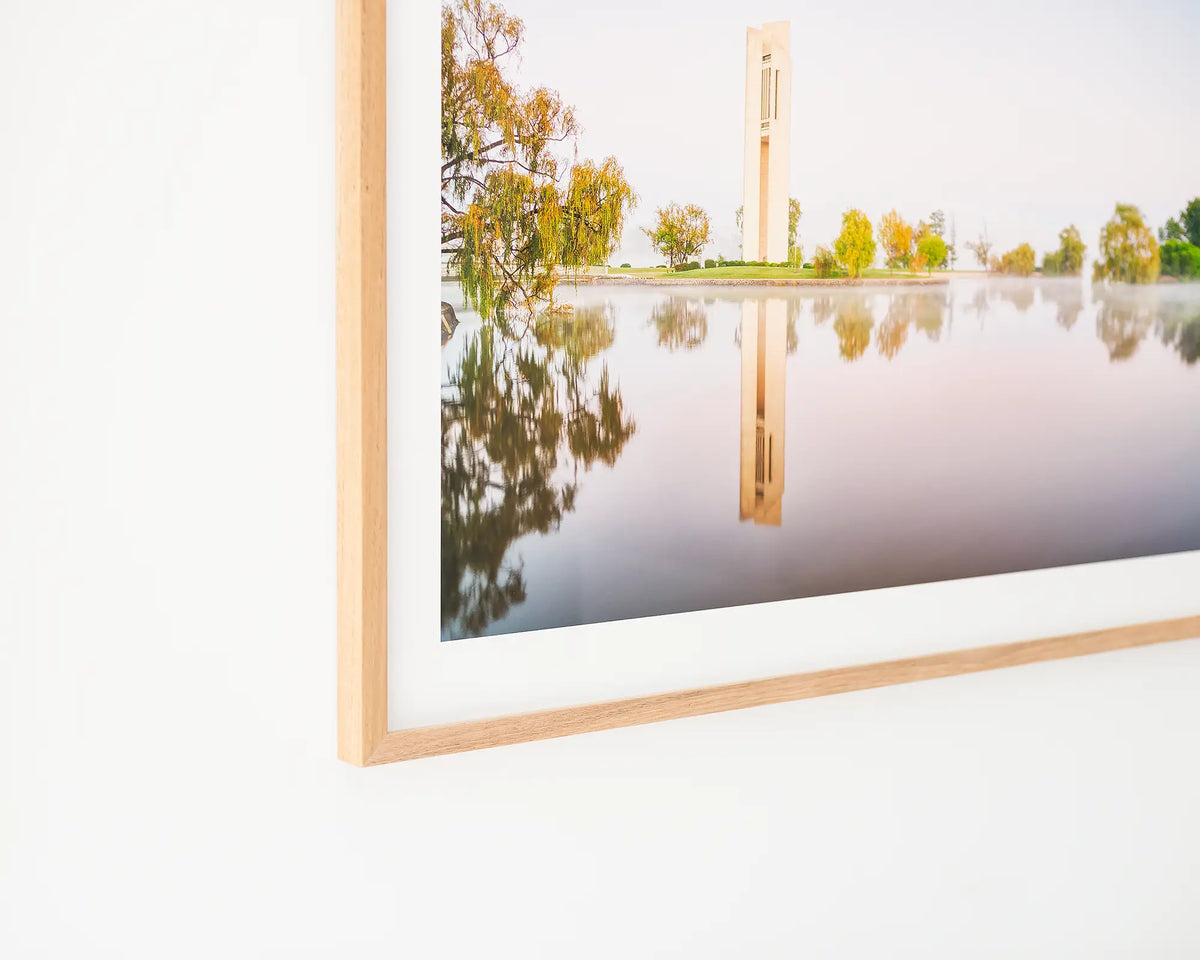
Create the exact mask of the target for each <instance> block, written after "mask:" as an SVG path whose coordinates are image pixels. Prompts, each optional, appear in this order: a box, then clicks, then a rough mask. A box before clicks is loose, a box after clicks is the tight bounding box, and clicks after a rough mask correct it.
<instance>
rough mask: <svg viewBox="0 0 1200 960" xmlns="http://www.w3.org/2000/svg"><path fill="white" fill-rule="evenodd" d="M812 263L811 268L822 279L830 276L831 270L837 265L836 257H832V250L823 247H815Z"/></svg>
mask: <svg viewBox="0 0 1200 960" xmlns="http://www.w3.org/2000/svg"><path fill="white" fill-rule="evenodd" d="M812 263H813V265H812V268H813V270H815V271H816V272H817V276H818V277H821V278H822V279H828V278H829V277H832V276H833V271H834V270H835V269H836V267H837V259H836V258H835V257H834V255H833V251H832V250H827V249H826V248H825V247H817V252H816V254H814V255H813V260H812Z"/></svg>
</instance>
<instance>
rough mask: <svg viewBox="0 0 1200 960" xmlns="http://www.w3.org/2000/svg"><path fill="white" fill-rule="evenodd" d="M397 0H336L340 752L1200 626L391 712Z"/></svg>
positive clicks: (479, 741)
mask: <svg viewBox="0 0 1200 960" xmlns="http://www.w3.org/2000/svg"><path fill="white" fill-rule="evenodd" d="M385 23H386V0H337V28H336V37H337V39H336V42H337V101H336V102H337V126H336V129H337V134H336V138H337V206H338V228H337V246H338V259H337V434H338V438H337V459H338V581H337V582H338V586H337V590H338V628H337V629H338V755H339V757H340V758H341V759H342V760H344V761H346V762H348V763H351V764H354V765H357V766H370V765H378V764H386V763H392V762H395V761H400V760H410V759H415V758H420V757H430V756H435V755H439V754H448V753H456V752H460V751H467V750H477V749H482V748H485V747H495V746H501V745H504V744H515V743H521V742H526V741H532V740H542V739H548V738H553V737H564V736H569V735H572V734H577V733H587V732H593V731H599V730H607V729H612V728H616V727H626V726H632V725H636V724H643V723H653V722H657V721H660V720H670V719H676V718H681V717H692V716H699V715H702V714H709V713H717V712H721V711H726V710H738V709H742V708H745V707H753V706H761V705H765V704H771V703H782V702H785V701H791V700H801V699H806V698H810V697H820V696H826V695H828V694H834V693H845V692H849V691H853V690H865V689H868V688H872V687H883V686H888V685H891V684H900V683H912V682H914V681H918V680H930V679H935V678H939V677H950V676H954V675H957V674H965V673H973V672H978V671H983V670H994V669H998V668H1001V667H1013V666H1019V665H1022V664H1032V663H1037V662H1040V661H1046V660H1057V659H1062V658H1066V657H1077V656H1082V655H1085V654H1092V653H1103V652H1107V651H1113V650H1120V649H1126V648H1131V647H1141V646H1148V645H1150V644H1157V643H1164V642H1168V641H1174V640H1183V639H1188V638H1192V637H1197V636H1200V616H1192V617H1185V618H1182V619H1175V620H1166V621H1159V622H1153V623H1143V624H1137V625H1132V626H1116V627H1113V628H1111V629H1102V630H1093V631H1088V632H1084V633H1076V634H1071V635H1067V636H1057V637H1050V638H1045V639H1034V640H1029V641H1025V642H1019V643H1007V644H1001V645H996V646H985V647H975V648H968V649H962V650H956V651H953V652H949V653H938V654H932V655H927V656H919V657H914V658H909V659H901V660H891V661H887V662H880V663H873V664H868V665H862V666H850V667H842V668H838V669H830V670H821V671H817V672H810V673H801V674H793V675H788V676H778V677H771V678H766V679H761V680H753V681H748V682H739V683H730V684H726V685H720V686H713V687H706V688H701V689H689V690H680V691H677V692H671V693H665V694H660V695H656V696H642V697H634V698H630V699H623V700H615V701H610V702H604V703H590V704H582V705H579V706H571V707H566V708H561V709H554V710H543V711H539V712H535V713H528V714H522V715H514V716H504V717H497V718H494V719H489V720H474V721H469V722H462V723H452V724H446V725H441V726H433V727H424V728H419V729H406V730H389V724H388V663H387V661H388V637H387V630H388V627H387V618H388V599H387V592H388V583H387V569H388V555H387V553H388V540H387V524H388V517H387V488H388V484H387V182H386V181H387V164H386V140H387V131H386V126H387V124H386V98H387V87H386V73H387V70H386V60H387V52H386V47H387V45H386V32H385Z"/></svg>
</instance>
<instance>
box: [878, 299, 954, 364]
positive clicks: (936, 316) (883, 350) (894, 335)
mask: <svg viewBox="0 0 1200 960" xmlns="http://www.w3.org/2000/svg"><path fill="white" fill-rule="evenodd" d="M945 318H946V300H945V297H944V296H942V295H939V294H932V293H929V292H920V293H895V294H892V296H891V297H889V298H888V306H887V313H886V314H884V318H883V321H882V322H881V323H880V324H879V327H878V328H877V329H876V330H875V349H876V350H878V351H879V354H880V356H882V357H884V358H885V359H887V360H894V359H895V358H896V357H897V356H898V355H899V353H900V351H901V350H902V349H903V347H904V345H905V344H906V343H907V342H908V332H909V330H910V329H913V328H915V329H917V330H919V331H921V332H922V333H924V334H925V336H927V337H928V338H929V339H930V340H934V341H936V340H939V339H940V338H941V335H942V329H943V326H944V324H945Z"/></svg>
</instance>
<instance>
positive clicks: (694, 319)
mask: <svg viewBox="0 0 1200 960" xmlns="http://www.w3.org/2000/svg"><path fill="white" fill-rule="evenodd" d="M650 325H651V326H652V327H654V328H655V330H657V331H658V345H659V346H660V347H666V348H667V349H668V350H672V351H674V350H695V349H696V348H697V347H699V346H702V345H703V344H704V341H705V340H707V339H708V311H707V310H706V309H705V308H704V304H703V303H701V302H700V301H698V300H690V299H688V298H687V297H668V298H667V299H666V300H663V301H661V302H659V303H656V304H655V305H654V308H653V309H652V310H651V311H650Z"/></svg>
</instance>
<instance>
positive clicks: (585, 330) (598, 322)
mask: <svg viewBox="0 0 1200 960" xmlns="http://www.w3.org/2000/svg"><path fill="white" fill-rule="evenodd" d="M1198 39H1200V6H1198V5H1196V4H1195V3H1192V2H1191V0H1141V2H1134V0H1114V2H1113V3H1110V4H1106V5H1104V6H1103V7H1102V8H1097V7H1094V6H1093V5H1091V4H1084V3H1081V2H1078V0H1039V2H1037V3H1027V2H1015V3H1012V4H1001V5H996V4H982V3H958V2H954V3H950V2H935V3H934V4H933V5H932V6H930V5H926V6H925V7H923V8H922V10H921V12H920V15H919V16H916V15H914V13H913V11H912V10H910V9H904V8H901V7H897V5H895V4H891V3H884V2H881V0H863V2H861V3H859V4H857V5H856V6H855V8H854V11H853V14H852V15H851V14H848V13H847V12H846V10H845V8H844V7H842V6H840V5H833V4H815V3H803V2H792V0H787V2H776V3H764V4H758V3H751V4H728V3H717V2H715V0H697V2H692V3H688V4H686V5H685V4H683V3H677V2H675V0H664V2H661V3H656V4H653V5H646V4H639V5H636V6H635V5H632V4H628V3H624V2H621V0H618V2H615V3H614V2H603V3H601V2H600V0H580V2H577V3H574V4H562V3H559V2H555V0H443V3H442V10H441V54H442V56H441V64H442V77H441V91H442V94H441V95H442V103H441V118H442V123H441V132H442V167H441V169H442V182H441V211H442V218H441V247H440V249H441V254H442V258H441V262H442V277H441V299H442V301H443V302H442V307H441V314H440V317H439V323H440V325H441V336H442V353H441V363H442V371H441V377H442V396H441V458H442V459H441V589H442V595H441V624H442V639H443V640H447V641H449V640H464V639H467V638H475V637H482V636H488V635H499V634H512V633H520V632H526V631H535V630H545V629H550V628H561V627H571V626H577V625H582V624H593V623H604V622H611V621H619V620H628V619H634V618H644V617H655V616H663V615H667V614H676V613H683V612H688V611H699V610H705V609H714V608H721V607H731V606H741V605H747V604H760V603H767V602H774V601H784V600H797V599H801V598H809V597H819V596H829V595H834V594H846V593H853V592H858V591H868V590H878V589H883V588H893V587H903V586H908V585H915V584H926V583H934V582H941V581H952V580H962V579H964V578H974V577H982V576H989V575H998V574H1008V573H1015V572H1018V571H1029V570H1038V569H1043V568H1053V567H1064V566H1070V565H1078V564H1089V563H1097V562H1103V561H1113V560H1122V559H1129V558H1135V557H1146V556H1154V555H1161V554H1170V553H1180V552H1185V551H1194V550H1197V549H1200V164H1198V163H1197V161H1196V158H1197V157H1200V123H1197V116H1196V107H1195V98H1194V96H1193V91H1195V90H1197V89H1200V58H1197V57H1196V56H1195V51H1196V42H1197V40H1198ZM428 322H432V318H430V319H429V321H428Z"/></svg>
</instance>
